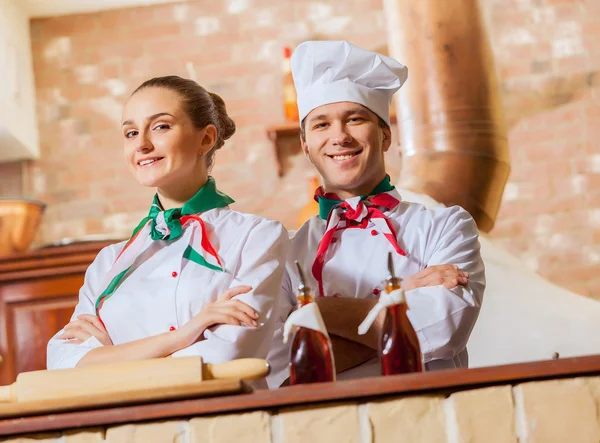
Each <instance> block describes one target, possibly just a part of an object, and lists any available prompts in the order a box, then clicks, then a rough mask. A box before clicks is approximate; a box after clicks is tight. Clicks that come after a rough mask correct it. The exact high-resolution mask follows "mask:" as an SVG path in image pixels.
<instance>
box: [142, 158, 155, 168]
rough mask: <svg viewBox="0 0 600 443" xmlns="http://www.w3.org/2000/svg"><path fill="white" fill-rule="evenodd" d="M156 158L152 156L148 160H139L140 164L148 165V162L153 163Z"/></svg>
mask: <svg viewBox="0 0 600 443" xmlns="http://www.w3.org/2000/svg"><path fill="white" fill-rule="evenodd" d="M156 160H158V159H157V158H152V159H150V160H142V161H141V162H140V166H145V165H149V164H150V163H154V162H155V161H156Z"/></svg>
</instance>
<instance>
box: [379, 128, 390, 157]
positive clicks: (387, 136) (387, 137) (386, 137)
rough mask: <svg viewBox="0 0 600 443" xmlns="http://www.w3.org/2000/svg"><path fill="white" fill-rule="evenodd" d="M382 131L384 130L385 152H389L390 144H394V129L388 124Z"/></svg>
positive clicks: (383, 145)
mask: <svg viewBox="0 0 600 443" xmlns="http://www.w3.org/2000/svg"><path fill="white" fill-rule="evenodd" d="M381 131H382V132H383V141H382V147H383V152H388V150H389V149H390V146H391V145H392V131H391V129H390V127H389V126H387V125H386V126H385V127H384V128H381Z"/></svg>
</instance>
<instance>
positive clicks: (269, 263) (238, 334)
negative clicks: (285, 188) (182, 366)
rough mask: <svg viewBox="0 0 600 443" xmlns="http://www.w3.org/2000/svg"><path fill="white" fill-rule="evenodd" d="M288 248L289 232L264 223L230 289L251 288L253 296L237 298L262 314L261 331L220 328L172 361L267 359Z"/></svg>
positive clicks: (245, 252) (245, 249) (250, 240)
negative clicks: (237, 287) (190, 359)
mask: <svg viewBox="0 0 600 443" xmlns="http://www.w3.org/2000/svg"><path fill="white" fill-rule="evenodd" d="M288 244H289V240H288V233H287V231H286V229H285V228H284V227H283V226H282V225H281V224H280V223H278V222H275V221H272V220H261V222H260V223H259V224H258V225H257V226H256V227H254V228H253V229H252V230H251V231H250V234H249V235H248V238H247V240H246V242H245V244H244V247H243V250H242V255H241V260H240V263H241V265H240V266H239V268H238V270H237V272H236V276H235V279H234V280H233V282H232V284H231V286H232V287H233V286H238V285H249V286H252V290H251V291H250V292H248V293H246V294H241V295H238V296H237V297H236V298H237V299H239V300H241V301H243V302H244V303H246V304H248V305H249V306H251V307H252V308H254V309H255V310H256V312H258V313H259V315H260V317H259V320H258V323H259V327H257V328H250V327H246V326H234V325H220V326H218V327H217V328H215V329H213V330H211V329H212V328H211V329H207V330H206V331H205V332H204V340H201V341H198V342H196V343H194V344H193V345H191V346H189V347H187V348H184V349H181V350H179V351H177V352H175V353H173V357H183V356H201V357H202V359H203V360H204V362H206V363H223V362H227V361H230V360H234V359H238V358H249V357H257V358H266V357H267V353H268V350H269V346H270V344H271V340H272V338H273V331H274V328H275V320H276V319H275V312H276V310H277V307H278V306H277V304H278V301H279V297H280V293H281V279H282V277H283V273H284V270H285V260H286V254H287V250H288Z"/></svg>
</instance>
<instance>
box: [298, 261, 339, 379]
mask: <svg viewBox="0 0 600 443" xmlns="http://www.w3.org/2000/svg"><path fill="white" fill-rule="evenodd" d="M296 267H297V268H298V274H299V276H300V285H299V286H298V295H297V298H298V309H300V308H301V307H303V306H306V305H307V304H309V303H314V301H315V297H314V296H313V294H312V291H311V289H310V288H309V287H308V286H306V284H305V281H306V280H305V278H304V272H303V271H302V268H301V266H300V264H299V263H298V262H297V261H296ZM330 381H335V361H334V358H333V348H332V346H331V341H330V340H329V337H328V336H327V335H325V334H323V333H322V332H319V331H315V330H314V329H309V328H304V327H300V328H298V330H297V331H296V333H295V335H294V340H293V341H292V349H291V352H290V384H291V385H300V384H305V383H321V382H330Z"/></svg>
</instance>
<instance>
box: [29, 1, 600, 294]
mask: <svg viewBox="0 0 600 443" xmlns="http://www.w3.org/2000/svg"><path fill="white" fill-rule="evenodd" d="M482 1H483V3H484V6H485V10H486V14H487V19H488V22H489V26H490V31H491V36H492V42H493V47H494V51H495V54H496V57H497V62H498V68H499V71H500V75H501V80H502V81H501V84H502V92H503V97H504V104H505V110H506V115H507V119H508V121H509V124H510V144H511V154H512V162H513V172H512V176H511V181H510V183H509V185H508V187H507V190H506V195H505V199H504V203H503V207H502V210H501V214H500V217H499V220H498V223H497V227H496V228H495V230H494V231H493V233H492V234H493V236H494V237H495V238H496V239H497V240H498V241H499V242H500V243H501V244H503V245H505V246H506V247H507V248H508V249H509V250H510V251H512V252H513V253H516V254H517V255H519V256H521V257H522V258H523V259H525V261H526V263H527V264H528V265H529V266H530V267H532V268H534V269H536V270H539V271H540V272H541V273H542V274H544V275H545V276H548V277H550V278H551V279H552V280H553V281H556V282H558V283H560V284H563V285H565V286H567V287H569V288H571V289H573V290H576V291H578V292H580V293H582V294H586V295H591V296H596V297H599V298H600V277H598V276H600V273H599V272H598V270H600V146H599V144H598V143H599V142H598V141H597V140H598V139H599V137H598V136H600V129H598V128H600V125H598V122H599V120H600V96H599V93H600V89H599V86H598V85H599V83H600V74H598V68H599V67H600V6H599V5H600V3H599V2H598V1H597V0H589V1H583V0H564V1H559V0H482ZM384 26H385V20H384V12H383V7H382V0H344V1H342V0H329V1H327V2H325V1H323V2H298V1H292V0H281V1H277V2H273V1H271V0H218V1H208V0H202V1H189V2H183V3H180V4H170V5H164V6H153V7H144V8H134V9H125V10H118V11H110V12H102V13H96V14H83V15H74V16H65V17H58V18H49V19H36V20H33V21H32V27H31V32H32V46H33V56H34V69H35V77H36V89H37V100H38V118H39V131H40V140H41V152H42V157H41V159H40V161H39V162H36V163H35V164H33V165H32V166H31V170H30V175H31V183H30V186H31V190H32V193H33V195H34V196H35V197H37V198H40V199H42V200H44V201H45V202H46V203H48V204H49V206H48V209H47V212H46V215H45V220H44V224H43V227H42V233H41V237H42V238H41V240H40V241H42V242H49V241H53V240H57V239H60V238H61V237H77V236H81V235H85V234H97V233H108V234H112V235H116V236H122V237H125V236H127V235H128V234H129V232H130V231H131V229H132V228H133V227H134V226H135V225H136V223H137V221H138V220H139V219H140V218H141V217H142V216H143V215H144V214H145V211H146V210H147V206H148V204H149V199H150V196H151V194H152V192H151V190H148V189H143V188H141V187H140V186H139V185H137V184H136V183H135V182H134V180H133V179H132V178H131V176H130V175H129V172H128V171H127V169H126V166H125V164H124V161H123V160H122V158H121V146H122V142H121V134H120V131H119V127H118V126H119V121H120V117H121V106H122V104H123V103H124V101H125V100H126V98H127V96H128V93H129V92H130V91H131V90H132V89H133V88H135V87H136V86H137V85H139V83H141V82H142V81H143V80H145V79H147V78H149V77H150V76H154V75H163V74H171V73H174V74H179V75H182V76H190V75H192V73H195V75H196V77H197V80H198V81H199V82H200V83H201V84H203V85H204V86H205V87H207V88H208V89H210V90H212V91H214V92H217V93H219V94H221V95H222V96H223V98H224V99H225V101H226V102H227V105H228V109H229V111H230V113H231V115H232V116H233V118H234V119H235V120H236V122H237V124H238V127H239V130H238V132H237V133H236V135H235V136H234V137H233V139H232V140H231V142H230V143H228V144H227V145H226V147H225V148H224V149H223V150H221V151H220V152H219V153H218V155H217V162H216V166H215V169H214V175H215V177H216V179H217V181H218V183H219V186H220V187H221V188H222V189H223V190H224V191H225V192H227V193H230V194H231V195H232V196H234V198H235V199H236V200H237V204H236V208H237V209H239V210H242V211H249V212H255V213H259V214H262V215H265V216H268V217H272V218H276V219H279V220H281V221H283V222H284V223H285V224H286V225H287V226H288V227H290V228H292V227H294V226H295V221H296V217H297V214H298V211H299V210H300V208H301V207H302V206H303V205H304V204H305V203H306V202H307V201H308V192H307V185H306V182H307V178H308V176H309V175H310V174H311V169H310V167H309V165H308V164H307V162H306V161H305V160H304V158H303V157H302V156H301V155H294V156H290V157H288V158H287V160H286V162H287V164H286V171H287V173H286V175H285V177H283V178H282V179H280V178H278V177H277V175H276V172H275V153H274V152H273V148H272V144H271V142H270V141H269V140H268V138H267V136H266V133H265V127H266V126H268V125H270V124H274V123H281V122H282V121H283V112H282V106H281V88H280V84H281V75H280V64H281V47H282V46H283V45H285V44H289V45H292V46H294V45H296V44H297V43H298V42H300V41H301V40H304V39H308V38H315V37H321V38H332V39H333V38H344V39H348V40H350V41H352V42H353V43H356V44H358V45H361V46H364V47H367V48H370V49H381V48H384V47H385V46H386V33H385V32H384ZM409 69H410V67H409ZM407 87H410V83H408V84H407ZM596 127H598V128H596ZM291 143H292V141H287V142H286V143H285V145H286V146H287V148H288V149H290V146H291ZM391 151H392V152H390V153H389V155H388V167H389V170H390V172H391V175H392V178H395V177H397V173H398V164H397V162H396V154H397V153H396V152H395V151H394V150H391Z"/></svg>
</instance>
